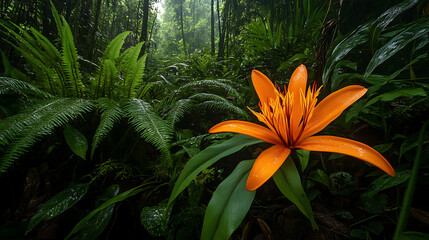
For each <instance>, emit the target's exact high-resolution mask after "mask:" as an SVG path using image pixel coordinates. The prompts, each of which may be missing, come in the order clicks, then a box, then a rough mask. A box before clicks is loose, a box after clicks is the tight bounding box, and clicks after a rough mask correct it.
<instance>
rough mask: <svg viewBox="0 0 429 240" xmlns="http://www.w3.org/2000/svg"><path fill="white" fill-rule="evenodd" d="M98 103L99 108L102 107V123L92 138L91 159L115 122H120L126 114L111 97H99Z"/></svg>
mask: <svg viewBox="0 0 429 240" xmlns="http://www.w3.org/2000/svg"><path fill="white" fill-rule="evenodd" d="M97 105H98V108H99V109H101V111H102V114H101V117H100V125H98V127H97V130H96V131H95V134H94V137H93V138H92V144H91V159H92V156H93V155H94V151H95V149H96V148H97V147H98V145H99V144H100V143H101V141H102V140H103V139H104V137H106V135H107V134H108V133H109V132H110V131H111V130H112V128H113V126H114V125H115V123H118V122H120V121H121V119H122V117H123V115H124V112H123V111H122V109H121V107H120V106H119V103H118V102H116V101H115V100H113V99H111V98H99V99H97Z"/></svg>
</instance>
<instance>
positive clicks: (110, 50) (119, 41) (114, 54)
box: [102, 31, 131, 60]
mask: <svg viewBox="0 0 429 240" xmlns="http://www.w3.org/2000/svg"><path fill="white" fill-rule="evenodd" d="M130 33H131V31H126V32H123V33H120V34H118V35H117V36H116V37H115V38H114V39H113V40H112V41H111V42H110V43H109V45H107V47H106V50H105V51H104V54H103V57H102V59H111V60H115V59H116V58H118V57H119V52H120V51H121V48H122V45H124V41H125V38H126V37H127V36H128V35H129V34H130Z"/></svg>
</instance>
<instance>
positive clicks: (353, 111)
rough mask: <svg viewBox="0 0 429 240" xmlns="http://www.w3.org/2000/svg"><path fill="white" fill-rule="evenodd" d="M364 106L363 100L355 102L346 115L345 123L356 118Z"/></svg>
mask: <svg viewBox="0 0 429 240" xmlns="http://www.w3.org/2000/svg"><path fill="white" fill-rule="evenodd" d="M364 105H365V101H363V100H359V101H357V102H355V103H354V104H353V105H352V106H351V107H350V109H349V110H348V111H347V113H346V123H349V122H350V121H351V120H352V119H354V118H355V117H356V116H358V115H359V113H360V111H361V110H362V108H363V106H364Z"/></svg>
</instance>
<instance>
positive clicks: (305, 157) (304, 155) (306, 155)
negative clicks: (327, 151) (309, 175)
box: [295, 149, 310, 172]
mask: <svg viewBox="0 0 429 240" xmlns="http://www.w3.org/2000/svg"><path fill="white" fill-rule="evenodd" d="M295 152H296V155H297V157H298V159H299V161H300V163H301V171H302V172H304V171H305V169H306V168H307V166H308V162H309V161H310V151H306V150H302V149H297V150H296V151H295Z"/></svg>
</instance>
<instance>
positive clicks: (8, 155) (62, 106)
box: [0, 98, 93, 173]
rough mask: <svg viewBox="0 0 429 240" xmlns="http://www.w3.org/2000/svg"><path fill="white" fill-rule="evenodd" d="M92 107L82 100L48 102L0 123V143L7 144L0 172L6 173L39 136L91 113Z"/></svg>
mask: <svg viewBox="0 0 429 240" xmlns="http://www.w3.org/2000/svg"><path fill="white" fill-rule="evenodd" d="M92 106H93V104H92V103H91V102H90V101H88V100H84V99H70V98H60V99H50V100H46V101H43V102H41V103H39V104H36V105H33V106H32V107H29V108H27V109H25V110H24V111H23V112H22V113H20V114H17V115H15V116H12V117H9V118H6V119H5V120H2V121H0V141H1V142H0V143H2V144H5V143H7V147H6V149H5V152H4V154H3V156H2V158H1V159H0V173H4V172H6V171H7V169H8V168H9V167H10V166H11V165H12V163H13V161H14V160H16V159H18V158H19V156H20V155H22V154H23V153H25V152H26V151H27V149H28V148H29V147H31V146H32V145H33V144H34V143H35V142H36V141H37V140H39V139H40V138H41V137H42V136H45V135H48V134H51V133H52V132H53V130H54V129H55V128H56V127H59V126H61V125H64V124H65V123H67V122H69V121H70V120H72V119H75V118H76V117H78V116H79V115H81V114H83V113H85V112H88V111H90V110H91V109H92ZM11 139H13V140H12V141H10V140H11Z"/></svg>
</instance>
